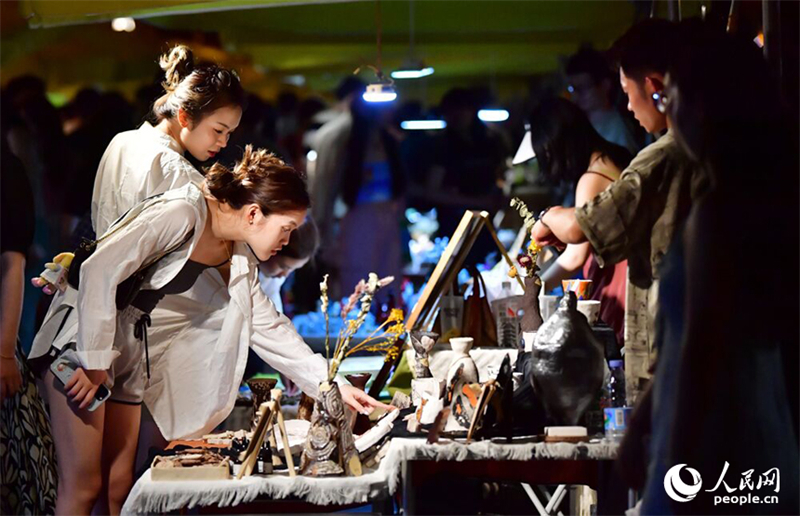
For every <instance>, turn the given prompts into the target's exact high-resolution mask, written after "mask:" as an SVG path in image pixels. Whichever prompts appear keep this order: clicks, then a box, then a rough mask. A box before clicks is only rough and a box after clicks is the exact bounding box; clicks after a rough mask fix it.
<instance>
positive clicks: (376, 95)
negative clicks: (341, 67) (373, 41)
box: [353, 0, 397, 102]
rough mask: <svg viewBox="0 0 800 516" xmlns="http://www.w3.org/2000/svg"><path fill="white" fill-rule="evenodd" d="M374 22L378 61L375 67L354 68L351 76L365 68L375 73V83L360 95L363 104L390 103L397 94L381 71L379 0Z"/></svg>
mask: <svg viewBox="0 0 800 516" xmlns="http://www.w3.org/2000/svg"><path fill="white" fill-rule="evenodd" d="M375 21H376V25H377V27H376V29H377V40H378V61H377V63H375V64H376V65H377V66H372V65H364V66H359V67H358V68H356V71H354V72H353V75H358V73H359V72H360V71H361V69H362V68H365V67H366V68H369V69H371V70H372V71H373V72H375V77H376V78H377V81H375V82H373V83H371V84H367V91H365V92H364V93H363V94H362V95H361V98H363V99H364V101H365V102H392V101H394V100H395V99H396V98H397V92H396V91H395V89H394V81H393V80H392V79H387V78H386V76H385V75H383V70H382V69H381V54H382V51H381V48H382V47H381V32H382V30H383V23H382V22H381V3H380V0H377V1H376V2H375Z"/></svg>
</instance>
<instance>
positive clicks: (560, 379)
mask: <svg viewBox="0 0 800 516" xmlns="http://www.w3.org/2000/svg"><path fill="white" fill-rule="evenodd" d="M531 361H532V365H533V367H532V371H531V384H532V386H533V390H534V392H535V393H536V395H537V396H538V397H539V399H540V400H541V401H542V404H543V405H544V408H545V410H546V411H547V413H548V415H549V416H550V417H551V418H553V419H554V420H555V422H556V424H559V425H576V424H577V423H578V420H579V419H580V417H581V416H582V415H583V413H584V412H585V411H586V409H587V408H588V407H589V405H590V404H591V403H592V400H593V399H594V398H595V396H596V395H597V393H598V392H599V390H600V388H601V387H602V383H603V375H604V361H605V358H604V356H603V346H602V345H601V344H600V342H599V341H598V340H597V339H596V338H595V336H594V334H593V333H592V328H591V327H590V326H589V322H588V321H587V320H586V317H585V316H584V315H583V314H582V313H580V312H579V311H578V300H577V298H576V297H575V293H574V292H567V293H566V294H565V295H564V297H563V298H562V299H561V303H560V304H559V307H558V310H557V311H556V312H555V313H554V314H553V315H552V316H551V317H550V318H549V319H548V320H547V322H545V323H544V324H542V326H541V327H540V328H539V331H538V332H537V333H536V339H535V340H534V344H533V350H532V353H531Z"/></svg>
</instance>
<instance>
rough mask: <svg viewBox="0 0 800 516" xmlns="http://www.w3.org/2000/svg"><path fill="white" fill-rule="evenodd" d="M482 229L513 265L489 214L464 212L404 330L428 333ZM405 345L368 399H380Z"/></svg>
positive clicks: (401, 343)
mask: <svg viewBox="0 0 800 516" xmlns="http://www.w3.org/2000/svg"><path fill="white" fill-rule="evenodd" d="M484 228H486V230H487V231H489V234H490V235H491V236H492V239H493V240H494V242H495V244H497V248H498V249H499V250H500V254H501V255H502V256H503V259H505V261H506V263H507V264H508V265H509V266H513V265H514V261H513V260H512V259H511V257H510V256H509V255H508V253H507V252H506V249H505V248H504V247H503V244H501V243H500V239H499V238H497V232H495V230H494V226H493V224H492V221H491V220H490V219H489V213H488V212H485V211H475V210H467V211H466V212H464V216H463V217H461V222H459V223H458V227H456V230H455V232H454V233H453V236H452V238H450V243H449V244H447V247H446V248H445V250H444V252H443V253H442V256H441V257H440V258H439V262H438V263H437V264H436V267H435V268H434V269H433V272H432V273H431V277H430V278H428V283H427V284H426V285H425V289H424V290H423V291H422V294H421V295H420V298H419V301H417V304H416V305H415V306H414V309H413V310H412V311H411V314H410V315H409V316H408V319H407V320H406V328H408V330H409V331H411V330H423V329H428V328H430V326H431V325H432V324H433V321H434V319H435V316H436V313H437V311H438V308H439V299H440V298H441V296H442V294H443V293H444V292H445V291H446V289H447V288H448V287H449V286H450V285H452V284H453V281H454V280H455V279H456V277H457V276H458V272H459V271H460V270H461V267H462V266H463V265H464V260H466V258H467V255H468V254H469V252H470V250H471V249H472V246H473V245H474V244H475V240H477V239H478V236H479V235H480V232H481V230H482V229H484ZM517 281H518V282H519V284H520V286H521V287H523V288H525V285H524V284H523V282H522V279H521V278H520V277H519V276H517ZM404 345H405V340H404V339H398V341H397V344H396V347H397V349H398V351H400V352H399V353H398V354H397V357H396V358H395V359H394V360H391V361H389V362H385V363H384V364H383V368H381V370H380V372H379V373H378V375H377V376H376V377H375V380H374V381H373V382H372V386H371V387H370V389H369V395H370V396H372V397H373V398H377V397H378V396H380V393H381V391H382V390H383V388H384V387H385V386H386V382H388V381H389V376H390V375H391V372H392V371H393V370H394V368H395V367H397V364H398V363H399V361H400V357H401V356H402V349H403V346H404Z"/></svg>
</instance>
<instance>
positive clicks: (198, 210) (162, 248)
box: [45, 146, 378, 514]
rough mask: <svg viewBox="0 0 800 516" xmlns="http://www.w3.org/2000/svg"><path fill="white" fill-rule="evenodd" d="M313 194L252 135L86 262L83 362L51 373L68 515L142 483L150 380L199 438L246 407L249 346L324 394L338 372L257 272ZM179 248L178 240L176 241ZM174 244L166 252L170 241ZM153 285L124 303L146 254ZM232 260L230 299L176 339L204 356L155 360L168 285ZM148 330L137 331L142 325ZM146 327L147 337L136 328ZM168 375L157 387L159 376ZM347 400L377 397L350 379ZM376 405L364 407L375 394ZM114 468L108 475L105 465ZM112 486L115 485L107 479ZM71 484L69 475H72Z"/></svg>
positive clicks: (170, 413) (174, 290) (174, 289)
mask: <svg viewBox="0 0 800 516" xmlns="http://www.w3.org/2000/svg"><path fill="white" fill-rule="evenodd" d="M308 206H309V197H308V193H307V191H306V186H305V181H304V178H303V177H302V176H301V174H299V173H298V172H296V171H295V170H294V169H292V168H291V167H289V166H287V165H285V164H284V163H283V162H282V161H280V160H279V159H277V158H275V157H274V156H272V155H270V154H268V153H267V152H266V151H263V150H259V151H253V150H252V149H251V148H250V147H249V146H248V148H247V149H246V150H245V153H244V157H243V159H242V161H241V162H240V163H238V164H237V166H236V168H235V169H234V170H233V171H231V170H228V169H226V168H225V167H223V166H222V165H219V164H217V165H214V166H213V167H211V169H210V170H209V172H208V174H207V177H206V179H205V180H204V182H203V183H202V184H201V185H200V186H197V185H194V184H192V183H190V184H187V185H185V186H183V187H181V188H179V189H176V190H171V191H168V192H166V193H165V194H163V195H158V196H154V197H151V198H149V199H147V200H145V201H143V202H142V203H140V204H139V205H137V206H136V207H134V208H133V209H132V210H131V211H130V212H129V213H128V214H126V215H125V216H124V217H123V218H122V219H120V220H119V221H117V222H116V223H115V224H113V225H112V226H111V228H110V229H109V233H108V236H107V237H106V238H105V239H103V240H101V241H100V242H99V244H98V246H97V249H96V251H95V252H94V253H93V254H92V255H91V257H89V258H88V259H87V260H86V261H85V262H84V263H83V265H82V267H81V272H80V277H81V278H80V289H79V293H78V304H77V311H78V318H79V325H78V329H77V335H76V339H75V355H76V356H77V359H78V361H79V363H80V366H81V368H80V369H78V371H77V372H76V373H75V375H74V376H73V379H72V380H71V381H70V382H69V383H68V384H67V385H66V386H65V391H66V392H67V393H68V396H64V395H63V394H62V392H61V390H60V388H59V387H57V386H56V380H55V379H54V377H53V375H52V373H50V372H48V373H47V376H46V378H45V383H46V384H47V388H48V389H49V390H50V405H51V412H52V417H53V426H54V428H55V441H56V451H57V453H58V455H59V459H61V458H62V457H63V458H64V460H59V463H60V464H62V465H63V466H62V471H63V479H64V483H63V484H62V485H63V486H64V490H63V491H62V490H61V489H60V491H59V495H60V496H59V500H58V507H57V512H58V513H72V514H78V513H88V512H90V511H91V508H92V506H93V505H94V502H95V500H96V499H97V497H98V496H100V495H101V491H103V490H105V491H107V493H105V494H107V495H108V496H109V501H110V502H112V503H111V505H110V509H111V511H112V512H117V511H119V508H120V506H121V504H122V503H123V502H124V498H125V496H126V495H127V492H128V491H129V489H130V486H131V483H132V478H131V476H130V471H131V469H132V462H133V454H134V452H135V447H136V434H137V431H138V421H139V419H138V415H139V410H140V404H141V403H142V401H143V400H144V398H145V389H147V390H148V391H151V392H158V393H159V395H158V396H150V397H149V399H148V406H150V407H151V409H152V412H153V416H154V419H155V420H156V422H157V423H158V424H159V427H160V428H161V429H162V432H163V433H164V435H165V437H167V438H168V439H169V438H175V437H181V436H186V435H196V434H198V433H203V432H206V431H208V430H210V429H211V428H213V427H214V426H215V425H216V424H217V423H218V422H219V421H220V420H221V419H223V418H224V417H225V416H227V414H228V413H229V412H230V410H231V409H232V407H233V404H234V402H235V397H236V393H237V387H238V384H239V382H240V381H241V377H242V373H243V371H244V366H245V362H246V356H247V347H248V345H250V346H252V347H253V349H254V350H255V351H256V353H258V354H259V355H260V356H261V358H263V359H264V360H265V361H267V362H268V363H269V364H270V365H271V366H273V367H274V368H275V369H277V370H278V371H280V372H281V373H283V374H285V375H286V376H288V377H289V378H290V379H292V380H293V381H295V382H296V383H297V384H298V385H300V387H301V388H302V389H303V390H304V391H305V392H306V393H308V394H309V395H311V396H312V397H316V395H317V392H318V384H319V383H320V382H321V381H323V380H324V379H325V378H326V376H327V367H326V363H325V360H324V359H323V358H322V357H321V356H319V355H315V354H313V352H312V351H311V350H310V349H309V348H308V346H307V345H306V344H305V343H304V342H303V341H302V339H301V338H300V336H299V335H298V334H297V332H296V331H295V329H294V327H293V326H292V325H291V322H290V321H289V320H288V319H287V318H286V317H284V316H282V315H280V314H278V313H277V311H276V310H275V307H274V306H273V305H272V303H271V302H270V301H269V300H268V299H267V298H266V297H265V296H264V293H263V292H262V290H261V288H260V285H259V282H258V275H257V271H258V263H259V261H265V260H267V259H268V258H270V257H271V256H273V255H274V254H275V253H277V252H278V251H279V250H280V249H281V247H283V246H284V245H285V244H286V243H287V242H288V241H289V237H290V235H291V233H292V231H293V230H294V229H295V228H297V227H298V226H299V225H300V224H301V223H302V222H303V219H304V218H305V216H306V211H307V209H308ZM176 248H177V249H176ZM172 249H176V250H174V251H173V252H170V253H168V254H164V253H165V252H166V251H168V250H172ZM159 256H163V257H162V258H161V259H160V260H159V261H157V262H155V264H154V265H152V266H150V267H149V268H148V271H147V274H146V278H147V279H146V281H145V283H144V285H143V286H142V290H141V291H140V292H139V293H138V295H137V296H136V297H135V298H134V300H133V301H132V302H131V304H130V306H128V307H126V308H124V309H123V310H121V311H118V310H116V308H115V296H116V291H117V285H119V284H120V283H121V282H122V281H123V280H125V279H126V278H128V277H129V276H130V275H132V274H133V273H135V272H136V271H137V270H139V269H140V268H141V267H142V266H143V265H144V264H149V263H152V262H153V260H154V259H156V258H158V257H159ZM225 263H229V264H230V267H229V278H227V290H228V293H229V296H230V302H229V303H228V304H227V306H226V307H225V308H224V309H223V310H220V311H218V312H217V313H215V314H214V315H213V316H212V317H209V318H205V319H204V320H198V321H195V324H194V325H192V327H191V328H187V329H186V331H185V332H183V333H182V334H181V335H180V336H179V337H178V338H177V339H179V340H180V344H177V343H176V344H175V345H172V346H169V349H172V348H183V347H184V343H187V344H186V345H187V346H189V344H188V341H190V340H193V341H196V342H201V343H202V344H203V348H204V352H203V353H193V354H191V355H187V354H183V355H181V360H172V358H174V357H175V356H176V355H169V356H166V357H162V358H161V360H160V361H159V362H158V363H155V364H151V363H150V361H149V360H148V359H147V358H148V355H147V339H146V332H147V328H146V324H145V323H146V318H147V313H148V312H149V311H151V310H152V309H153V307H154V306H155V305H156V304H157V303H158V302H159V300H160V299H161V298H162V297H163V296H164V295H166V294H179V293H180V292H182V291H184V290H186V289H188V288H189V287H190V286H191V285H192V284H193V282H194V280H196V279H197V277H198V276H199V275H200V273H201V272H202V271H203V270H205V269H209V268H213V267H219V266H220V265H221V264H225ZM135 332H138V333H136V334H135ZM137 336H138V337H144V338H143V339H140V338H137ZM155 382H157V383H158V384H157V385H154V383H155ZM103 383H106V384H111V393H112V394H111V398H110V403H105V404H103V405H101V406H100V407H99V408H98V409H97V410H95V411H94V412H89V411H86V410H85V408H86V407H87V406H88V404H89V403H90V402H91V401H92V399H93V397H94V394H95V392H96V391H97V389H98V388H99V386H100V385H101V384H103ZM342 395H343V399H344V400H345V402H346V403H348V404H349V405H350V406H352V407H355V408H356V409H358V410H359V411H362V412H363V411H365V410H367V409H365V408H364V406H363V405H366V406H376V405H378V403H377V402H376V401H375V400H373V399H371V398H369V397H368V396H366V395H365V394H363V393H360V391H356V389H354V388H352V387H350V386H343V387H342ZM120 404H121V405H125V406H128V407H130V410H131V412H133V413H134V414H133V415H134V417H131V418H125V419H113V418H109V417H108V415H107V414H108V412H107V409H108V407H111V406H115V405H120ZM362 404H363V405H362ZM107 468H117V469H119V470H120V471H124V472H127V473H128V475H127V476H124V475H122V474H121V473H120V474H119V475H117V476H114V475H112V476H111V477H112V478H110V479H109V483H108V484H107V485H105V484H104V483H103V478H102V476H103V475H102V473H101V472H102V471H104V470H105V469H107ZM104 486H105V487H104ZM60 487H61V486H60Z"/></svg>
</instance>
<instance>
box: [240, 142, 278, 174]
mask: <svg viewBox="0 0 800 516" xmlns="http://www.w3.org/2000/svg"><path fill="white" fill-rule="evenodd" d="M283 168H289V167H288V165H287V164H286V163H285V162H284V161H283V160H282V159H280V158H279V157H277V156H276V155H274V154H272V153H271V152H269V151H267V150H266V149H254V148H253V146H252V145H247V146H245V148H244V153H243V154H242V159H241V160H240V161H239V163H237V165H236V171H235V173H236V174H237V177H236V178H237V179H238V180H239V181H241V182H243V183H246V182H248V181H250V182H252V181H257V180H258V179H262V178H264V177H266V176H268V175H269V174H270V173H271V172H274V171H275V170H276V169H283Z"/></svg>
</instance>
